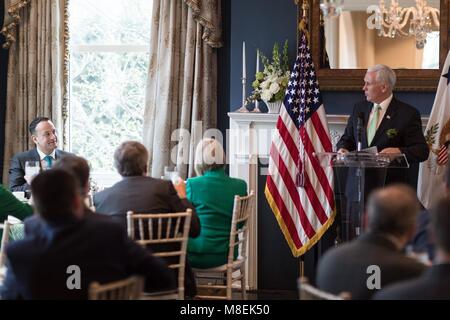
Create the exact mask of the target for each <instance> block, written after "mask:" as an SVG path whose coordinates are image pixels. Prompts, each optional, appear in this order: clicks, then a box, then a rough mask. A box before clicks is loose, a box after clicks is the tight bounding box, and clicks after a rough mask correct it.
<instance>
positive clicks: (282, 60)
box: [247, 40, 290, 113]
mask: <svg viewBox="0 0 450 320" xmlns="http://www.w3.org/2000/svg"><path fill="white" fill-rule="evenodd" d="M259 54H260V56H261V61H262V63H263V65H264V71H262V72H257V73H256V75H255V78H256V79H255V81H254V82H253V83H252V87H253V89H254V90H253V92H252V93H251V95H250V97H248V98H247V102H251V101H255V100H263V101H264V102H265V103H266V104H267V106H268V108H269V112H270V113H278V111H279V108H280V106H281V103H282V101H283V98H284V96H285V93H286V88H287V86H288V83H289V75H290V72H289V61H288V59H289V58H288V41H287V40H286V42H285V43H284V47H283V54H282V56H281V54H280V50H279V45H278V43H275V44H274V46H273V50H272V61H270V60H269V58H267V57H266V56H265V55H264V54H262V53H261V52H260V53H259ZM277 109H278V110H277Z"/></svg>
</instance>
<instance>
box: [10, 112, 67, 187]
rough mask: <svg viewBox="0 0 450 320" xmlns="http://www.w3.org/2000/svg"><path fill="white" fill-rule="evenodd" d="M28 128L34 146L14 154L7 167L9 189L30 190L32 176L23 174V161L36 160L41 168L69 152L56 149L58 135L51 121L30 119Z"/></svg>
mask: <svg viewBox="0 0 450 320" xmlns="http://www.w3.org/2000/svg"><path fill="white" fill-rule="evenodd" d="M28 130H29V132H30V135H31V140H32V141H33V143H34V144H35V145H36V148H34V149H32V150H29V151H25V152H21V153H18V154H15V155H14V157H13V158H12V159H11V164H10V168H9V189H10V190H11V191H27V190H30V181H31V178H32V177H27V176H25V163H26V162H27V161H38V162H39V164H40V167H41V169H48V168H51V167H52V165H53V163H54V162H55V161H56V160H59V159H60V158H62V157H63V156H66V155H69V154H70V153H68V152H65V151H62V150H59V149H58V136H57V135H56V128H55V126H54V125H53V122H52V121H51V120H50V119H49V118H46V117H37V118H35V119H34V120H33V121H31V123H30V125H29V127H28Z"/></svg>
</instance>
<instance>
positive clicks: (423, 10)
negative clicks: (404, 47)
mask: <svg viewBox="0 0 450 320" xmlns="http://www.w3.org/2000/svg"><path fill="white" fill-rule="evenodd" d="M375 12H376V13H375V28H376V29H378V35H379V36H383V37H389V38H394V37H395V36H397V35H399V36H405V37H407V36H414V37H415V38H416V47H417V49H423V48H424V46H425V43H426V42H427V35H428V33H430V32H431V31H432V26H433V25H435V26H436V27H437V28H439V9H436V8H433V7H429V6H428V3H427V1H426V0H416V6H415V7H405V8H402V7H401V6H400V4H399V3H398V1H397V0H391V5H390V7H386V6H385V1H384V0H380V2H379V4H378V8H377V9H376V10H375Z"/></svg>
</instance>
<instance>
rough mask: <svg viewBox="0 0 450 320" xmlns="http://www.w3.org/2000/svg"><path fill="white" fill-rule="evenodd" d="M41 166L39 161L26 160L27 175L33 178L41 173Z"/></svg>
mask: <svg viewBox="0 0 450 320" xmlns="http://www.w3.org/2000/svg"><path fill="white" fill-rule="evenodd" d="M40 170H41V167H40V165H39V161H26V162H25V175H26V176H27V177H29V178H30V179H33V178H34V177H35V176H36V175H38V174H39V171H40Z"/></svg>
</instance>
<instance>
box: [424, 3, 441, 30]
mask: <svg viewBox="0 0 450 320" xmlns="http://www.w3.org/2000/svg"><path fill="white" fill-rule="evenodd" d="M426 11H427V12H426V15H429V16H431V18H432V19H433V24H434V25H436V26H437V27H439V26H440V21H439V19H440V14H439V9H436V8H432V7H428V10H426Z"/></svg>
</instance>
